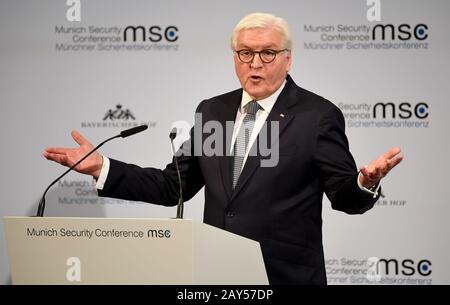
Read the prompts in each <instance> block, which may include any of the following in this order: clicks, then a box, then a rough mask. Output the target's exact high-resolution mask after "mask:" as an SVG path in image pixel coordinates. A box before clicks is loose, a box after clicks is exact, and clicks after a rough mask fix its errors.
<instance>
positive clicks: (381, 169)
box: [359, 147, 403, 188]
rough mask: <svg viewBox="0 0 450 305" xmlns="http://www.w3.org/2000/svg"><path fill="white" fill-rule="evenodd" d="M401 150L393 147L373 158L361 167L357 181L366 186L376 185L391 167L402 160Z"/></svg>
mask: <svg viewBox="0 0 450 305" xmlns="http://www.w3.org/2000/svg"><path fill="white" fill-rule="evenodd" d="M401 152H402V151H401V149H400V147H394V148H392V149H391V150H389V151H388V152H387V153H385V154H383V155H381V156H379V157H378V158H377V159H375V160H373V161H372V162H371V163H370V164H369V165H367V166H364V167H361V168H360V172H361V175H360V176H359V182H360V183H361V184H362V185H363V186H364V187H366V188H370V187H372V186H374V185H376V184H377V183H378V182H380V180H381V179H382V178H383V177H385V176H386V175H387V174H388V173H389V171H390V170H391V169H393V168H394V167H395V166H396V165H397V164H399V163H400V162H401V161H402V160H403V154H402V153H401Z"/></svg>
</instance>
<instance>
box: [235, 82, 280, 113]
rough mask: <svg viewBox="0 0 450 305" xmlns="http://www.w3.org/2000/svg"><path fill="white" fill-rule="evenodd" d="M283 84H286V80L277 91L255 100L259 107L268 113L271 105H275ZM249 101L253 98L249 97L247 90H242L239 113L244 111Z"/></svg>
mask: <svg viewBox="0 0 450 305" xmlns="http://www.w3.org/2000/svg"><path fill="white" fill-rule="evenodd" d="M285 85H286V80H285V81H284V82H283V83H282V84H281V86H280V88H278V89H277V91H275V92H274V93H272V95H270V96H268V97H266V98H265V99H262V100H258V101H257V102H258V104H259V106H261V108H262V109H263V110H264V111H267V112H268V113H270V111H271V110H272V108H273V105H275V102H276V101H277V98H278V96H279V95H280V93H281V90H283V88H284V86H285ZM251 101H253V99H252V98H251V97H250V95H249V94H248V93H247V91H245V90H243V92H242V99H241V106H240V107H239V111H240V112H241V113H245V106H246V105H247V104H248V103H249V102H251Z"/></svg>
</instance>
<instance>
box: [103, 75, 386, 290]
mask: <svg viewBox="0 0 450 305" xmlns="http://www.w3.org/2000/svg"><path fill="white" fill-rule="evenodd" d="M241 97H242V89H239V90H235V91H232V92H229V93H226V94H223V95H220V96H217V97H214V98H211V99H209V100H205V101H203V102H202V103H200V105H199V106H198V108H197V113H201V114H202V120H201V122H200V121H196V123H195V127H194V129H195V128H201V127H202V126H203V125H204V124H205V122H207V121H209V120H216V121H219V122H220V123H221V124H225V122H226V121H231V122H233V121H234V120H235V117H236V112H237V110H238V107H239V104H240V101H241ZM272 121H278V122H279V162H278V164H277V166H275V167H261V166H260V161H261V159H262V158H263V157H262V156H261V155H257V156H250V157H249V158H248V159H247V161H246V163H245V166H244V169H243V171H242V173H241V176H240V178H239V182H238V184H237V186H236V188H235V190H234V191H233V190H232V170H231V169H232V160H233V158H232V157H229V156H206V155H205V154H201V155H199V156H198V155H197V156H196V155H195V154H194V145H193V144H195V143H197V144H199V143H200V145H201V144H202V143H204V141H205V139H206V138H208V137H209V136H210V134H207V133H200V132H198V130H197V132H195V131H194V129H192V130H191V139H190V141H188V142H186V143H184V144H183V146H182V148H181V150H182V151H183V152H184V154H183V155H182V156H181V157H179V164H180V170H181V176H182V185H183V194H184V198H185V199H186V200H188V199H190V198H191V197H193V196H194V195H195V194H196V193H197V192H198V191H199V190H200V189H201V188H202V187H203V186H205V208H204V222H205V223H207V224H210V225H213V226H216V227H218V228H221V229H224V230H227V231H230V232H233V233H236V234H239V235H242V236H245V237H248V238H250V239H253V240H256V241H259V242H260V244H261V249H262V253H263V257H264V262H265V266H266V270H267V274H268V278H269V282H270V283H271V284H326V274H325V265H324V254H323V247H322V216H321V213H322V197H323V193H324V192H325V193H326V195H327V196H328V198H329V199H330V201H331V204H332V207H333V208H334V209H336V210H340V211H344V212H346V213H349V214H360V213H364V212H365V211H367V210H369V209H370V208H372V206H373V205H374V203H375V202H376V200H377V198H372V196H371V195H370V194H367V193H365V192H363V191H361V190H360V189H359V188H358V185H357V169H356V166H355V162H354V160H353V157H352V155H351V153H350V151H349V147H348V141H347V138H346V136H345V133H344V128H345V126H344V125H345V121H344V118H343V115H342V113H341V111H340V110H339V109H338V108H337V107H336V106H335V105H334V104H332V103H331V102H329V101H327V100H325V99H324V98H322V97H320V96H318V95H316V94H314V93H311V92H309V91H307V90H305V89H302V88H300V87H298V86H297V85H296V84H295V83H294V81H293V80H292V79H291V77H290V76H288V77H287V83H286V86H285V88H284V89H283V90H282V92H281V94H280V96H279V97H278V99H277V101H276V103H275V105H274V107H273V109H272V111H271V112H270V114H269V117H268V118H267V122H268V123H270V122H272ZM268 125H269V127H270V124H268ZM269 134H270V132H269ZM275 140H276V139H275V138H274V139H272V138H270V137H269V143H274V142H272V141H275ZM209 141H211V139H210V140H209ZM230 141H231V133H230V134H227V135H226V136H224V137H223V143H222V144H223V147H224V148H226V147H229V144H228V146H227V145H226V144H227V143H230ZM218 144H219V143H216V145H218ZM219 146H220V145H219ZM197 154H198V152H197ZM99 195H101V196H108V197H115V198H122V199H127V200H138V201H146V202H150V203H155V204H161V205H167V206H173V205H176V204H177V200H178V182H177V174H176V171H175V165H174V163H173V162H172V163H170V164H168V165H167V167H166V168H165V169H164V170H159V169H154V168H140V167H138V166H135V165H130V164H125V163H122V162H120V161H116V160H111V165H110V172H109V174H108V178H107V180H106V183H105V186H104V188H103V190H101V191H99Z"/></svg>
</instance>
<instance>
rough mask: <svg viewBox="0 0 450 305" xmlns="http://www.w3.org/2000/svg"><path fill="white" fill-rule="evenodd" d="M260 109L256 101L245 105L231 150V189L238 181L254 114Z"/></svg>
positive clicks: (253, 123) (253, 121)
mask: <svg viewBox="0 0 450 305" xmlns="http://www.w3.org/2000/svg"><path fill="white" fill-rule="evenodd" d="M260 108H261V107H260V106H259V104H258V103H257V102H256V101H251V102H249V103H248V104H247V105H245V109H246V114H245V117H244V121H243V122H242V125H241V127H240V128H239V132H238V135H237V137H236V141H235V143H234V148H233V156H234V165H233V189H234V188H235V187H236V184H237V182H238V180H239V176H240V174H241V169H242V164H243V163H244V156H245V152H246V151H247V146H248V141H249V140H250V135H251V134H252V130H253V126H254V125H255V119H256V113H257V112H258V110H259V109H260Z"/></svg>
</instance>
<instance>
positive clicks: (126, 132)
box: [120, 125, 148, 138]
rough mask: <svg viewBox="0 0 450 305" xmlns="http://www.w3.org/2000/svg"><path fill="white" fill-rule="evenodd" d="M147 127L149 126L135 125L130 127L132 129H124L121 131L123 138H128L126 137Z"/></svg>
mask: <svg viewBox="0 0 450 305" xmlns="http://www.w3.org/2000/svg"><path fill="white" fill-rule="evenodd" d="M147 128H148V126H147V125H141V126H136V127H133V128H130V129H126V130H124V131H121V132H120V136H121V137H122V138H126V137H129V136H132V135H134V134H136V133H138V132H141V131H144V130H146V129H147Z"/></svg>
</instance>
